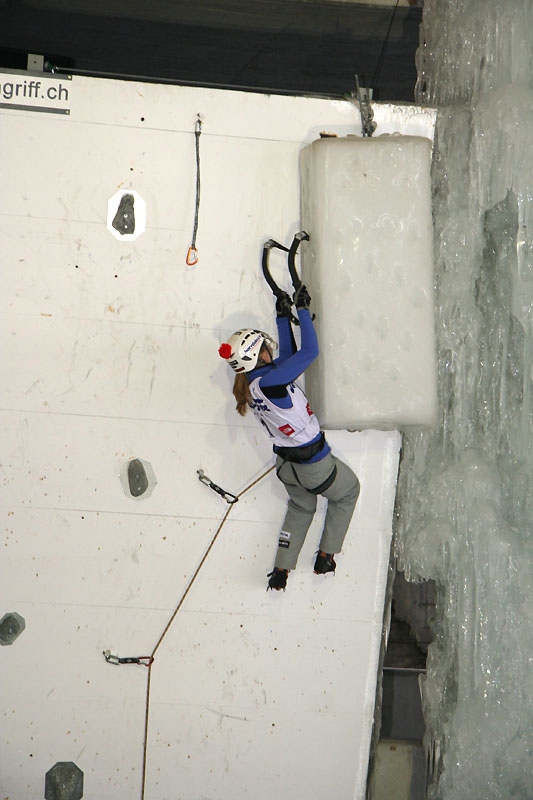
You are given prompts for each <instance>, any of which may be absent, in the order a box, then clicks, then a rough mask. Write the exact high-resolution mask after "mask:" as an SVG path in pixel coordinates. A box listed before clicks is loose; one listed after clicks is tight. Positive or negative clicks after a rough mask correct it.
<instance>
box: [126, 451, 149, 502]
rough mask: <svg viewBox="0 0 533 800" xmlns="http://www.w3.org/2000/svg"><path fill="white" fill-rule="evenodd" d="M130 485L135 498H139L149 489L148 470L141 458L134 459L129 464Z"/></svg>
mask: <svg viewBox="0 0 533 800" xmlns="http://www.w3.org/2000/svg"><path fill="white" fill-rule="evenodd" d="M128 483H129V487H130V493H131V494H132V495H133V496H134V497H139V496H140V495H141V494H144V493H145V491H146V490H147V489H148V478H147V477H146V470H145V468H144V465H143V462H142V461H141V459H140V458H133V459H132V460H131V461H130V463H129V464H128Z"/></svg>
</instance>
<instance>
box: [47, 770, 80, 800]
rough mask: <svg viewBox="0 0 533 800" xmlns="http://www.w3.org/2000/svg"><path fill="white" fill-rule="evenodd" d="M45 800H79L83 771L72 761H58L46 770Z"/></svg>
mask: <svg viewBox="0 0 533 800" xmlns="http://www.w3.org/2000/svg"><path fill="white" fill-rule="evenodd" d="M44 796H45V798H46V800H80V798H81V797H83V772H82V771H81V769H80V768H79V767H77V766H76V764H74V762H72V761H58V762H57V763H56V764H54V766H53V767H52V768H51V769H49V770H48V772H47V773H46V777H45V782H44Z"/></svg>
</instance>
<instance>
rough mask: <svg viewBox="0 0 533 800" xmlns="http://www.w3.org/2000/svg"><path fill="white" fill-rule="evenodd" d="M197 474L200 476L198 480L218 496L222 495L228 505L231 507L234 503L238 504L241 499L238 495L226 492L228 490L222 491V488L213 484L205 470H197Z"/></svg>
mask: <svg viewBox="0 0 533 800" xmlns="http://www.w3.org/2000/svg"><path fill="white" fill-rule="evenodd" d="M196 473H197V475H198V480H199V481H201V482H202V483H205V485H206V486H209V488H210V489H212V490H213V491H214V492H216V493H217V494H219V495H221V496H222V497H223V498H224V500H225V501H226V503H229V504H230V505H231V504H232V503H237V502H238V500H239V498H238V497H237V495H236V494H232V493H231V492H226V490H225V489H222V487H221V486H217V484H216V483H213V481H212V480H211V478H208V477H207V475H206V474H205V472H204V471H203V469H197V470H196Z"/></svg>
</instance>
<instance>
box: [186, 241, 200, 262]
mask: <svg viewBox="0 0 533 800" xmlns="http://www.w3.org/2000/svg"><path fill="white" fill-rule="evenodd" d="M185 262H186V264H187V266H189V267H194V265H195V264H197V263H198V250H197V249H196V247H195V246H194V245H192V244H191V246H190V247H189V249H188V250H187V258H186V259H185Z"/></svg>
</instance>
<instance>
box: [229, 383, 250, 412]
mask: <svg viewBox="0 0 533 800" xmlns="http://www.w3.org/2000/svg"><path fill="white" fill-rule="evenodd" d="M233 394H234V397H235V400H236V401H237V406H236V408H237V411H238V412H239V414H240V415H241V417H244V415H245V414H246V412H247V411H248V406H249V405H250V403H251V402H252V395H251V394H250V386H249V384H248V378H247V377H246V375H245V374H244V373H243V372H241V373H239V375H235V380H234V382H233Z"/></svg>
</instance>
